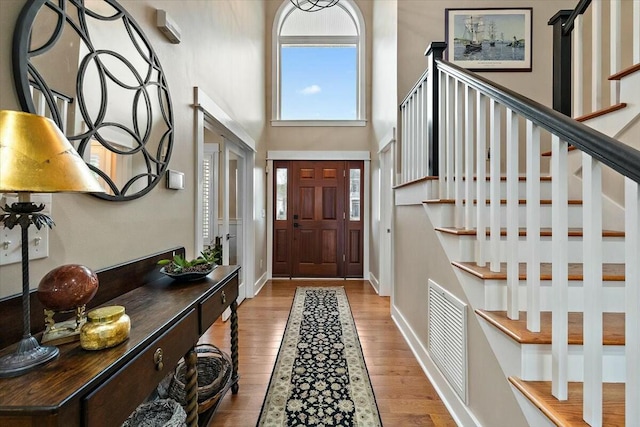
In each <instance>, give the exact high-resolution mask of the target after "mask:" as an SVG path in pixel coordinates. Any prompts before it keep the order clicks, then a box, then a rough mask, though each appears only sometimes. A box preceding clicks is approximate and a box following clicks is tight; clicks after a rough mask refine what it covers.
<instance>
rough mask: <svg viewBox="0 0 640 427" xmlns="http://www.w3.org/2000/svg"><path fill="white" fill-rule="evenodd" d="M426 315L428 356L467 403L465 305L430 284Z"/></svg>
mask: <svg viewBox="0 0 640 427" xmlns="http://www.w3.org/2000/svg"><path fill="white" fill-rule="evenodd" d="M428 313H429V336H428V343H427V345H428V347H427V350H428V352H429V355H430V356H431V359H432V360H433V361H434V362H435V364H436V365H437V366H438V368H440V371H441V372H442V374H443V375H444V377H445V378H446V379H447V381H448V382H449V384H450V385H451V387H452V388H453V389H454V390H455V391H456V393H458V396H460V399H462V401H463V402H464V403H467V305H466V304H465V303H463V302H462V301H460V300H459V299H458V298H456V297H455V296H454V295H452V294H451V293H450V292H448V291H446V290H445V289H444V288H442V287H441V286H440V285H438V284H437V283H435V282H434V281H432V280H429V309H428Z"/></svg>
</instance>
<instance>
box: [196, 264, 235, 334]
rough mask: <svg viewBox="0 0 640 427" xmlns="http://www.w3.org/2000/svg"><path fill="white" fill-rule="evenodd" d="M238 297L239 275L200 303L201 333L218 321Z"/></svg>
mask: <svg viewBox="0 0 640 427" xmlns="http://www.w3.org/2000/svg"><path fill="white" fill-rule="evenodd" d="M237 298H238V275H237V274H236V275H234V276H233V277H232V278H231V280H229V282H227V283H226V284H225V285H224V286H223V287H222V288H221V289H218V290H217V291H216V292H214V293H213V294H211V295H210V296H209V297H207V298H206V299H205V300H204V301H202V302H201V303H200V334H204V333H205V331H206V330H207V329H209V327H210V326H211V325H212V324H213V322H215V321H216V319H217V318H218V317H220V315H222V312H223V311H224V310H225V309H226V308H227V307H229V306H230V305H231V303H232V302H233V301H235V300H236V299H237Z"/></svg>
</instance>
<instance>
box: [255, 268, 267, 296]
mask: <svg viewBox="0 0 640 427" xmlns="http://www.w3.org/2000/svg"><path fill="white" fill-rule="evenodd" d="M266 284H267V273H266V272H264V273H262V276H260V277H259V278H258V281H257V282H256V283H255V284H254V285H253V289H254V292H253V296H257V295H258V294H259V293H260V291H261V290H262V288H263V287H264V285H266Z"/></svg>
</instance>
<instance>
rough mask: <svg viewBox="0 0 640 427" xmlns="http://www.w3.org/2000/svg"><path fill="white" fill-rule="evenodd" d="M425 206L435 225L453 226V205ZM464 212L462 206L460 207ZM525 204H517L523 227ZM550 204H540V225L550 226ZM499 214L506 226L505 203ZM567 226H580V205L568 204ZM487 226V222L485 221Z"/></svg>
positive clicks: (473, 218)
mask: <svg viewBox="0 0 640 427" xmlns="http://www.w3.org/2000/svg"><path fill="white" fill-rule="evenodd" d="M424 206H425V208H426V209H427V213H428V214H429V216H430V218H431V221H432V223H433V225H434V226H435V227H453V226H456V225H457V224H455V205H453V204H451V203H448V204H444V203H425V205H424ZM462 209H463V212H464V209H465V208H464V206H463V207H462ZM526 209H527V208H526V205H519V206H518V214H517V215H518V227H525V226H526V225H527V224H526V220H527V219H526V218H527V217H526ZM489 211H490V207H489V206H487V221H490V217H489V215H490V213H489ZM551 212H552V207H551V205H541V206H540V227H543V228H544V227H551V224H552V222H551ZM498 215H499V216H500V227H506V226H507V208H506V205H501V206H500V209H499V210H498ZM476 219H477V213H476V207H475V205H474V206H473V207H472V208H471V218H470V224H469V227H470V228H474V227H476ZM567 221H568V226H569V227H570V228H581V227H582V205H569V206H568V214H567ZM459 225H460V226H467V225H466V224H465V223H463V224H459ZM487 226H489V223H487Z"/></svg>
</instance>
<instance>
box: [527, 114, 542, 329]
mask: <svg viewBox="0 0 640 427" xmlns="http://www.w3.org/2000/svg"><path fill="white" fill-rule="evenodd" d="M526 126H527V131H526V134H527V155H526V159H527V246H528V251H529V253H528V256H527V329H528V330H530V331H531V332H540V250H541V249H540V222H541V216H540V211H541V209H540V155H541V153H540V128H539V127H538V125H536V124H534V123H533V122H532V121H530V120H527V125H526Z"/></svg>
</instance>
